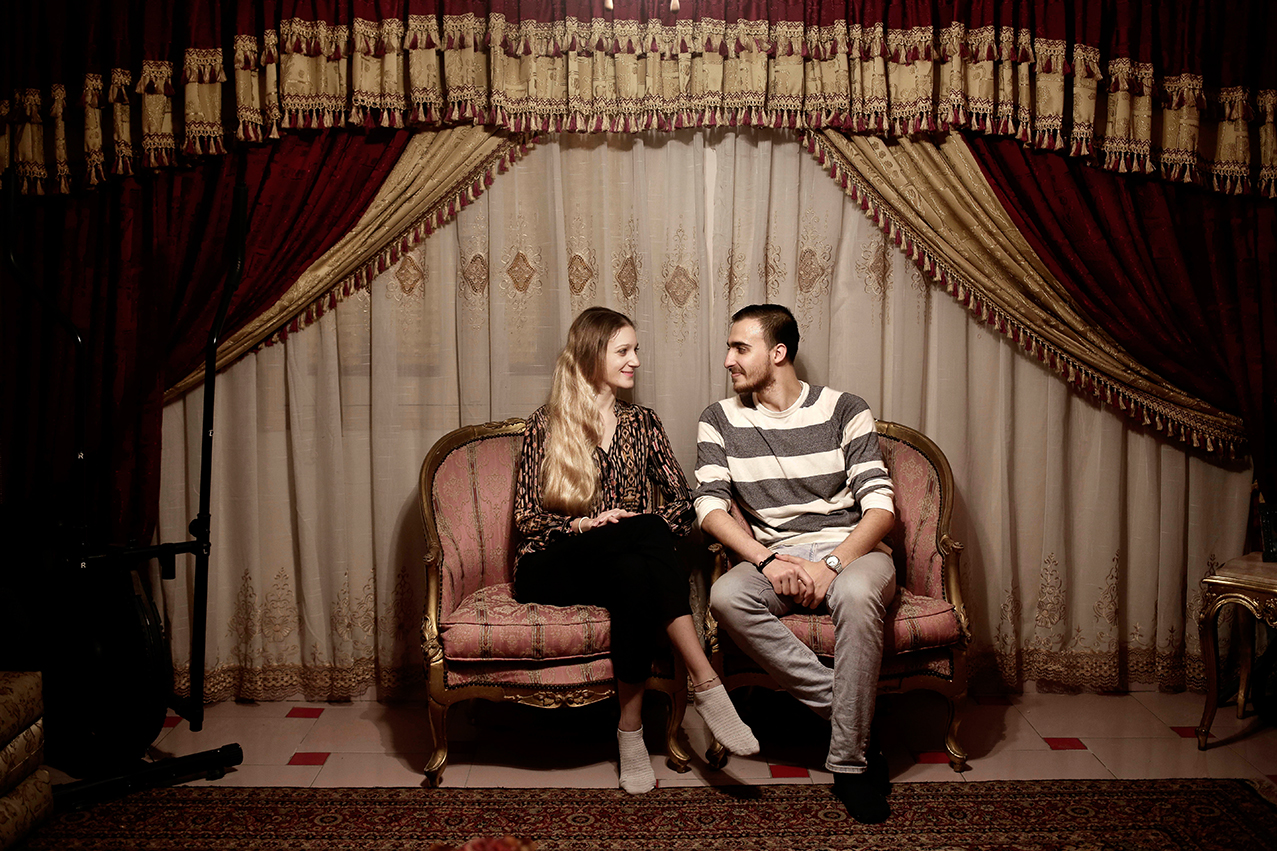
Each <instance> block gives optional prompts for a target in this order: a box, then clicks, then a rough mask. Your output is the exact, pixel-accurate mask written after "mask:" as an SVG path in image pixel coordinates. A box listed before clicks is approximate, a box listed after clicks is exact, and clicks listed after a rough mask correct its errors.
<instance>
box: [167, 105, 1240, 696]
mask: <svg viewBox="0 0 1277 851" xmlns="http://www.w3.org/2000/svg"><path fill="white" fill-rule="evenodd" d="M765 300H767V301H779V302H781V303H784V304H787V305H789V306H790V307H792V308H793V310H794V312H795V314H796V316H797V317H798V319H799V322H800V325H801V327H802V333H803V339H802V344H801V346H800V351H799V356H798V363H799V367H800V372H801V374H802V375H803V377H804V378H806V379H807V380H808V381H811V382H813V383H827V384H829V385H831V386H834V387H838V388H840V389H846V390H850V391H852V392H855V393H858V394H859V395H861V396H863V397H864V398H865V399H866V400H867V401H868V402H869V404H870V406H871V407H872V408H873V410H874V411H875V413H876V414H877V415H878V416H879V417H880V418H882V419H888V420H895V421H898V422H902V423H906V424H908V425H912V426H914V427H917V428H920V429H921V430H922V431H923V432H925V433H927V434H928V435H929V436H931V437H932V438H933V439H934V440H936V442H937V443H938V444H939V445H940V447H941V448H942V449H943V450H944V452H945V453H946V455H947V456H948V457H949V460H950V461H951V463H952V464H953V468H954V472H955V475H956V478H957V489H958V495H957V497H958V502H957V511H956V514H955V519H956V524H957V525H956V530H955V534H956V536H957V537H958V538H959V540H961V541H962V542H963V543H964V544H966V547H967V549H966V553H965V555H964V566H965V585H966V589H965V590H966V594H967V600H968V604H969V608H970V613H971V615H972V616H973V622H974V627H975V638H976V650H977V654H978V657H979V658H980V659H982V660H983V665H984V669H985V671H986V672H988V673H990V674H994V675H996V676H997V677H998V678H999V679H1000V680H1001V681H1002V682H1003V683H1005V684H1008V685H1012V686H1020V685H1022V684H1023V683H1024V682H1025V680H1027V679H1042V680H1050V681H1053V682H1058V683H1063V684H1067V685H1076V686H1082V687H1087V688H1094V689H1112V688H1121V687H1124V686H1127V685H1129V684H1131V683H1159V684H1161V685H1164V686H1169V687H1175V686H1181V685H1184V684H1185V682H1186V681H1187V682H1188V683H1189V684H1195V683H1199V682H1200V677H1201V673H1200V670H1201V669H1200V661H1199V658H1198V651H1197V642H1196V629H1195V622H1194V617H1195V615H1196V611H1197V607H1198V605H1199V601H1198V598H1197V588H1198V580H1199V579H1200V577H1201V576H1202V574H1203V573H1204V572H1205V571H1206V569H1207V567H1208V565H1209V564H1210V563H1211V562H1212V561H1222V560H1225V559H1227V558H1230V557H1232V556H1233V555H1235V554H1237V553H1239V552H1240V551H1241V546H1242V532H1243V526H1244V518H1245V513H1246V507H1247V498H1248V493H1249V484H1250V477H1249V472H1248V471H1247V470H1244V469H1224V468H1220V467H1217V466H1214V465H1212V464H1211V463H1208V462H1207V461H1205V460H1203V459H1201V458H1199V457H1197V456H1193V455H1188V454H1186V453H1184V452H1182V451H1181V450H1180V448H1179V447H1178V446H1173V445H1169V444H1166V443H1163V442H1161V441H1159V440H1157V439H1156V438H1154V437H1151V436H1149V435H1146V434H1143V433H1140V432H1138V431H1136V430H1134V429H1132V428H1130V427H1129V425H1128V422H1129V421H1128V420H1127V419H1126V418H1125V417H1122V416H1120V415H1117V414H1114V413H1113V412H1111V411H1108V410H1104V409H1102V408H1100V407H1098V406H1096V405H1095V404H1093V403H1092V402H1090V401H1087V400H1083V399H1080V398H1078V397H1076V396H1074V395H1073V394H1071V393H1070V392H1069V391H1068V389H1067V388H1066V387H1065V385H1064V384H1063V383H1062V382H1061V381H1060V380H1059V379H1058V378H1057V377H1056V376H1055V375H1054V374H1052V373H1050V372H1048V371H1047V370H1046V369H1044V368H1043V367H1042V366H1041V365H1039V364H1038V363H1037V362H1036V361H1034V360H1031V359H1029V358H1027V357H1025V356H1023V355H1022V354H1021V353H1019V352H1018V351H1017V350H1016V349H1015V348H1014V347H1013V346H1012V345H1011V344H1010V343H1008V342H1006V341H1005V340H1004V339H1002V338H1001V337H999V336H998V335H996V334H994V333H991V332H989V331H987V330H986V329H985V328H984V327H983V326H981V325H980V324H979V323H977V322H975V321H973V320H972V319H971V318H970V317H969V315H968V314H967V313H966V312H965V310H964V309H963V308H962V307H961V306H960V305H958V304H957V303H956V302H954V301H953V300H952V299H951V298H950V297H949V296H947V295H946V294H944V293H943V292H941V291H940V290H938V289H937V288H936V287H935V286H933V285H931V284H930V283H928V282H927V281H925V280H924V279H923V277H922V275H921V274H920V273H919V272H918V270H917V269H916V267H915V266H914V265H913V264H912V263H911V262H910V261H909V260H908V259H907V258H905V257H904V256H903V255H902V254H901V253H900V252H899V251H897V250H895V249H894V248H893V247H892V246H890V245H889V244H888V241H887V239H886V238H885V237H884V236H883V234H882V233H881V232H880V231H879V230H878V229H877V227H876V226H875V225H874V224H873V223H872V222H871V221H870V220H869V219H868V218H866V217H865V215H864V214H863V213H862V212H861V210H860V208H859V205H857V204H854V203H852V202H851V201H850V200H849V199H848V198H847V197H846V196H845V195H844V194H843V193H842V190H841V189H840V188H839V186H838V184H836V183H835V182H834V181H832V180H831V179H830V178H829V176H828V175H827V174H825V173H824V171H823V170H822V169H821V167H820V166H819V165H818V164H817V163H816V162H815V160H814V159H813V158H812V157H811V156H810V155H809V154H808V153H807V152H806V151H805V149H804V148H803V147H802V146H801V145H800V144H799V142H798V140H797V137H795V136H792V135H789V134H785V133H780V132H777V133H773V132H768V131H753V130H751V131H742V132H727V131H716V132H711V133H696V132H692V131H688V132H685V133H680V134H675V135H670V136H655V135H653V136H643V135H640V136H624V137H605V136H601V135H592V136H576V135H571V136H563V137H556V138H551V139H549V140H547V141H546V142H545V143H544V144H542V145H540V146H538V148H536V149H534V150H533V151H532V152H531V153H530V154H529V155H528V156H527V157H526V158H525V159H523V160H522V161H520V162H519V163H518V164H516V165H515V166H513V167H512V168H511V170H510V173H509V174H506V175H504V176H502V177H500V178H498V179H497V180H496V181H495V182H494V183H493V185H492V186H491V187H490V188H489V190H488V192H487V193H486V194H484V195H483V196H481V197H480V199H479V200H478V201H477V202H476V203H475V204H473V205H471V206H469V207H467V208H466V209H465V210H463V211H462V212H461V213H460V214H459V216H458V217H457V219H456V220H455V221H453V222H452V223H451V224H449V225H447V226H446V227H444V228H443V229H441V230H440V231H438V232H437V233H435V234H434V235H433V236H431V237H430V238H429V239H428V240H426V241H425V242H424V243H423V244H422V245H421V246H419V247H418V248H416V249H415V250H414V251H412V252H410V253H409V254H407V255H405V256H404V257H403V258H402V259H401V260H400V262H399V263H397V264H396V265H395V266H394V267H392V268H391V269H388V270H387V271H386V272H385V273H384V274H382V275H380V276H379V277H378V278H376V279H375V280H374V281H373V283H372V285H371V287H370V288H369V289H368V290H365V291H363V292H361V293H359V294H358V295H357V296H356V297H355V298H351V299H348V300H347V301H345V302H343V303H342V304H341V305H340V306H339V307H338V308H337V309H336V310H335V311H332V312H330V313H328V314H326V315H325V316H323V317H322V318H321V319H320V320H319V321H318V322H317V323H315V324H314V325H312V326H310V327H309V328H307V329H305V330H303V331H301V332H299V333H295V334H292V335H290V336H289V338H288V340H287V341H286V343H283V344H280V345H276V346H272V347H268V348H263V349H261V350H260V351H258V352H257V353H255V354H253V355H251V356H249V357H246V358H245V359H244V360H242V361H241V362H239V363H238V364H236V365H235V366H233V367H232V368H231V369H229V370H227V371H226V372H225V373H224V374H223V375H222V376H221V378H220V379H219V385H218V387H219V389H218V400H217V432H216V437H215V446H214V477H213V509H212V517H213V555H212V587H211V591H210V610H209V615H210V617H209V624H210V626H209V647H208V655H207V660H206V661H207V669H208V671H209V680H208V693H209V695H210V697H212V698H219V699H220V698H226V697H230V696H239V697H245V698H257V699H269V698H280V697H284V696H286V695H290V694H297V693H302V694H305V695H306V696H307V697H309V698H311V699H323V698H330V697H332V698H336V697H348V696H352V695H355V694H358V693H361V692H363V691H365V690H367V689H368V688H369V687H371V686H374V685H376V686H377V687H378V688H379V690H380V693H385V694H392V693H396V692H399V691H401V690H402V687H403V686H404V685H405V684H407V683H408V682H409V681H411V680H412V679H414V678H416V677H417V675H418V674H417V672H418V671H419V668H420V654H419V648H418V647H417V641H418V637H417V633H418V628H419V622H420V612H421V588H422V578H421V576H420V563H421V554H422V543H421V531H420V523H419V519H418V516H417V507H416V497H417V475H418V471H419V468H420V464H421V461H422V459H423V458H424V456H425V454H426V452H427V451H428V450H429V448H430V446H431V445H432V444H433V443H434V441H435V440H437V439H438V438H439V437H440V436H442V435H443V434H444V433H446V432H447V431H448V430H450V429H452V428H455V427H457V426H459V425H463V424H467V423H474V422H482V421H485V420H490V419H503V418H505V417H511V416H526V415H527V414H528V413H529V412H531V411H532V410H533V409H534V408H536V407H537V406H538V405H540V404H541V403H542V402H543V401H544V399H545V397H546V394H547V392H548V389H549V375H550V371H551V367H552V364H553V361H554V358H555V356H556V355H557V353H558V350H559V348H560V346H561V345H562V340H563V337H564V334H565V333H566V330H567V326H568V324H569V323H570V322H571V320H572V318H573V317H574V316H575V314H576V313H577V312H578V311H579V310H580V309H582V308H584V307H586V306H589V305H591V304H606V305H609V306H612V307H615V308H617V309H619V310H622V311H624V312H626V313H628V314H629V315H630V316H632V317H633V318H634V319H635V321H636V323H637V325H638V330H639V343H640V355H641V357H642V359H643V366H642V368H641V370H640V377H639V382H638V387H637V389H636V390H635V392H634V401H636V402H639V403H640V404H644V405H649V406H651V407H653V408H655V409H656V411H657V412H658V413H659V414H660V416H661V418H662V419H663V420H664V422H665V425H666V427H667V429H668V431H669V432H670V437H671V439H672V441H673V443H674V446H675V450H676V452H677V453H678V456H679V458H680V460H681V461H682V462H683V464H684V466H685V468H686V470H687V472H688V473H689V476H690V474H691V471H692V466H693V462H694V458H695V438H694V435H695V422H696V419H697V417H698V416H699V414H700V411H701V410H702V408H703V407H704V406H705V405H706V404H708V403H709V402H711V401H713V400H715V399H717V398H720V397H722V396H724V395H726V394H727V393H728V392H730V391H729V384H728V382H727V381H726V378H725V372H724V370H723V369H722V356H723V353H724V347H723V343H724V340H725V333H726V328H727V325H728V321H729V317H730V315H731V313H732V312H733V311H734V310H735V309H737V308H739V307H741V306H743V305H745V304H749V303H751V302H757V301H765ZM201 402H202V397H201V391H200V390H198V389H197V390H195V391H192V392H191V393H190V394H188V395H187V396H186V397H185V398H184V399H182V400H180V401H178V402H175V403H174V404H172V405H170V406H169V407H168V408H167V409H166V412H165V435H164V455H163V467H164V477H163V482H164V485H163V493H162V495H161V503H162V504H161V529H160V535H161V536H162V539H163V540H172V539H175V538H177V537H179V536H181V535H182V534H183V530H184V528H185V525H186V523H187V522H188V520H189V518H190V517H191V516H192V514H193V506H194V505H195V504H196V502H195V500H196V494H195V490H194V489H195V486H196V477H197V472H198V456H197V453H198V448H199V434H198V432H199V414H200V405H201ZM188 580H189V568H188V571H187V572H183V571H179V579H178V581H177V582H175V583H165V585H164V586H163V587H164V594H165V597H164V607H165V611H166V613H167V616H168V618H169V620H170V622H171V624H172V627H173V634H174V637H175V639H176V640H175V642H174V652H175V654H177V663H178V666H179V669H182V668H183V667H184V666H185V664H186V662H187V660H186V659H185V658H184V657H183V655H182V654H183V653H184V648H185V647H186V641H185V636H184V635H183V630H184V629H185V628H186V624H187V610H188V602H187V600H188V593H189V592H188V588H187V582H188Z"/></svg>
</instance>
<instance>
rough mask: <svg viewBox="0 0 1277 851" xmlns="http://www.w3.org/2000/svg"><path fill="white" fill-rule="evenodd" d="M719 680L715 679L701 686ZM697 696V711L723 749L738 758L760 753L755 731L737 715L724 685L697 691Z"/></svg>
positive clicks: (720, 684)
mask: <svg viewBox="0 0 1277 851" xmlns="http://www.w3.org/2000/svg"><path fill="white" fill-rule="evenodd" d="M717 679H718V678H717V677H715V678H714V679H713V680H708V681H707V682H706V683H703V684H700V685H705V684H708V683H710V682H714V680H717ZM698 687H699V686H698ZM695 694H696V711H697V712H699V713H700V714H701V718H704V719H705V725H706V726H707V727H709V731H710V732H711V733H713V734H714V738H715V739H717V740H718V741H719V742H721V743H722V745H723V747H725V748H727V749H728V750H729V751H731V752H732V753H734V754H736V755H737V756H749V755H751V754H756V753H758V739H756V738H754V731H753V730H751V729H749V725H748V724H746V723H745V722H744V721H742V720H740V716H739V715H737V714H736V707H735V706H733V705H732V699H731V698H730V697H728V696H727V689H726V688H724V687H723V684H722V683H719V684H718V685H716V686H714V687H713V688H707V689H705V690H704V691H697V692H695Z"/></svg>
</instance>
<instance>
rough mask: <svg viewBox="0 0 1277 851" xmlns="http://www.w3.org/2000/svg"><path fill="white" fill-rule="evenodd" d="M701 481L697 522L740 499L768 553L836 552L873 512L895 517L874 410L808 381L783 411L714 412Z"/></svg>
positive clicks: (705, 433) (699, 458) (741, 408)
mask: <svg viewBox="0 0 1277 851" xmlns="http://www.w3.org/2000/svg"><path fill="white" fill-rule="evenodd" d="M696 481H697V488H696V494H695V497H694V498H695V505H696V518H697V520H698V521H699V522H704V520H705V517H706V515H708V514H709V513H710V512H711V511H713V510H714V509H716V508H721V509H723V510H724V511H726V510H728V509H729V507H730V500H732V499H733V498H735V499H736V500H737V502H738V503H740V505H741V508H742V509H744V511H745V514H746V516H747V517H748V519H749V522H750V525H751V526H752V527H753V529H754V536H755V537H756V538H757V539H758V540H759V541H760V542H761V543H762V544H764V545H766V546H769V547H770V546H774V545H775V544H778V543H782V542H783V543H785V544H816V543H838V542H840V541H842V540H843V538H845V537H846V536H847V535H848V534H850V533H851V530H852V529H854V528H855V526H856V524H857V523H859V522H860V518H861V517H862V516H863V515H864V512H865V511H866V510H867V509H870V508H883V509H886V510H887V511H891V512H892V513H895V507H894V503H893V499H892V496H893V494H892V487H891V478H890V477H889V476H888V474H887V467H886V465H885V464H884V463H883V461H882V455H881V453H880V452H879V449H878V433H877V432H876V431H875V429H874V417H873V413H872V412H871V411H870V410H869V406H868V405H867V404H866V403H865V401H864V400H863V399H861V398H860V397H859V396H853V395H852V394H850V393H842V392H840V391H837V390H831V389H829V388H828V387H819V386H809V385H808V384H807V383H806V382H803V383H802V392H801V393H799V395H798V401H796V402H794V404H793V405H792V406H791V407H790V408H789V409H788V410H785V411H780V412H776V411H770V410H768V409H767V408H765V407H763V406H762V405H758V404H756V403H755V401H754V399H753V395H752V394H750V395H749V396H733V397H732V398H730V399H724V400H723V401H721V402H716V403H714V404H713V405H710V406H709V407H708V408H706V409H705V412H704V413H703V414H701V419H700V424H699V426H698V428H697V433H696Z"/></svg>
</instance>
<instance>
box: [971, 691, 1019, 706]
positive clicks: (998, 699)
mask: <svg viewBox="0 0 1277 851" xmlns="http://www.w3.org/2000/svg"><path fill="white" fill-rule="evenodd" d="M971 699H972V700H974V701H975V702H976V704H977V705H979V706H1012V705H1013V704H1012V703H1011V698H1009V697H1007V696H1006V695H1005V694H977V695H974V696H973V697H972V698H971Z"/></svg>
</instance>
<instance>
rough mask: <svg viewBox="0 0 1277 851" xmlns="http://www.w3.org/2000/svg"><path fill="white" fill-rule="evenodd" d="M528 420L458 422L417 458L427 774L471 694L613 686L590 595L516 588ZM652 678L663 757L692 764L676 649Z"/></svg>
mask: <svg viewBox="0 0 1277 851" xmlns="http://www.w3.org/2000/svg"><path fill="white" fill-rule="evenodd" d="M522 442H523V421H522V420H507V421H505V422H503V423H486V424H484V425H478V426H466V427H464V428H460V429H457V430H456V431H453V432H451V433H450V434H447V435H445V436H444V437H442V438H440V440H439V441H438V442H437V443H436V444H435V445H434V447H433V448H432V449H431V450H430V454H429V455H427V456H426V460H425V463H424V464H422V467H421V493H420V497H421V514H422V522H423V524H424V526H425V533H426V546H427V551H426V564H425V567H426V611H425V615H424V617H423V620H422V626H421V647H422V655H423V656H424V657H425V663H426V675H427V680H428V689H429V697H430V699H429V709H430V726H431V730H432V732H433V734H434V742H435V751H434V753H433V755H432V756H431V758H430V760H429V762H428V763H427V765H426V777H427V779H428V780H429V782H430V783H431V785H437V784H438V782H439V776H440V774H441V773H442V772H443V769H444V767H445V766H446V764H447V758H448V742H447V712H448V707H449V706H451V705H452V704H453V703H457V702H459V701H463V700H468V699H471V698H485V699H488V700H516V701H519V702H521V703H527V704H531V705H534V706H544V707H552V706H582V705H585V704H587V703H593V702H595V701H598V700H603V699H605V698H608V697H610V696H611V695H612V694H613V693H614V680H613V671H612V659H611V656H610V655H609V648H610V636H611V623H610V621H609V619H608V614H607V611H606V610H605V609H601V608H598V607H595V606H544V605H533V604H529V605H524V604H521V603H519V602H517V601H516V600H515V599H514V597H513V579H514V570H513V567H514V551H515V529H514V481H515V471H516V467H517V465H518V461H519V452H520V448H521V446H522ZM647 686H648V688H650V689H655V690H657V691H661V692H663V693H665V694H667V695H668V696H669V697H670V700H671V704H672V709H671V712H670V716H669V724H668V726H667V728H666V746H667V748H668V756H667V761H668V763H669V764H670V766H671V767H673V768H675V769H676V770H679V771H686V770H687V763H688V761H689V760H690V758H691V756H690V754H688V753H687V751H686V750H685V749H684V748H683V747H682V745H681V744H680V742H679V741H678V740H677V737H676V734H677V732H678V730H679V729H680V728H681V727H682V723H683V713H684V710H685V707H686V703H687V685H686V674H685V673H684V672H683V671H682V669H681V668H678V667H676V666H675V664H674V661H673V659H672V658H665V659H661V660H658V662H657V663H656V664H655V665H654V666H653V672H652V677H651V678H650V679H649V680H648V683H647Z"/></svg>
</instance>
